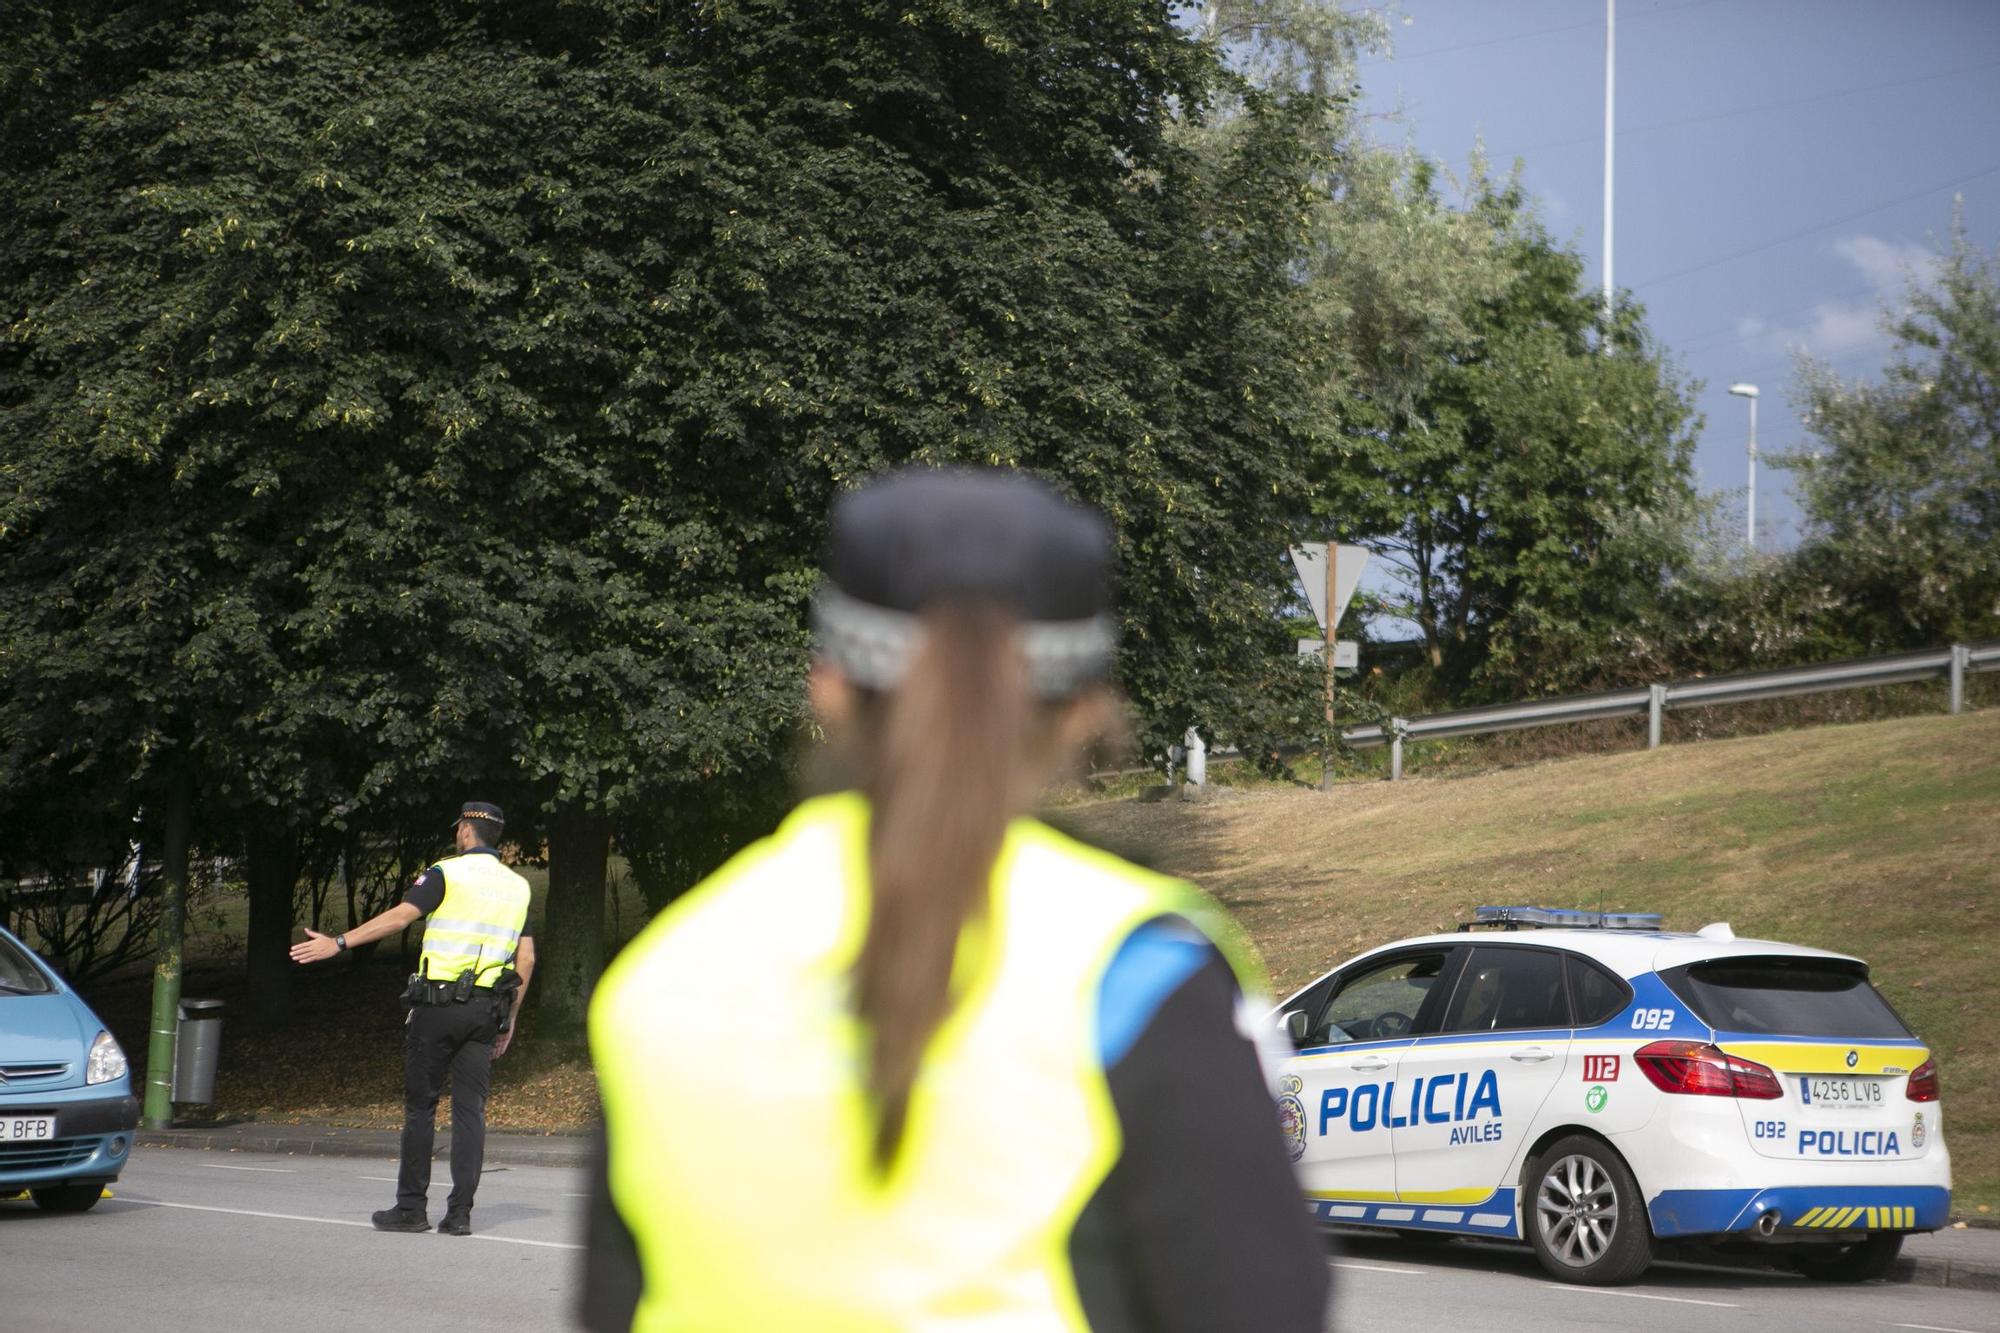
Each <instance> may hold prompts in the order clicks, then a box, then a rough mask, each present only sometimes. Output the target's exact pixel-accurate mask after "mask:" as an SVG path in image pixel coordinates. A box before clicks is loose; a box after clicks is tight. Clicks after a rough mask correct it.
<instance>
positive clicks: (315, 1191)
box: [0, 1148, 2000, 1333]
mask: <svg viewBox="0 0 2000 1333" xmlns="http://www.w3.org/2000/svg"><path fill="white" fill-rule="evenodd" d="M394 1174H395V1167H394V1165H393V1164H392V1163H389V1162H383V1161H376V1160H373V1159H369V1158H342V1157H286V1156H274V1155H267V1154H261V1153H220V1152H195V1151H188V1150H185V1149H174V1148H142V1149H140V1150H139V1151H138V1153H137V1155H136V1156H135V1157H134V1159H133V1162H132V1165H131V1167H130V1168H129V1169H128V1170H127V1171H126V1174H125V1178H124V1179H123V1180H121V1181H120V1182H119V1183H118V1185H117V1186H115V1187H114V1191H113V1192H114V1194H115V1196H116V1197H114V1198H111V1199H106V1200H104V1201H103V1202H101V1203H99V1204H98V1205H97V1207H96V1208H95V1209H94V1210H93V1211H91V1212H89V1213H85V1214H83V1215H81V1216H78V1217H54V1216H44V1215H42V1214H40V1213H39V1212H37V1211H36V1209H35V1208H34V1206H33V1205H32V1204H29V1203H25V1202H22V1203H0V1327H4V1328H5V1329H6V1330H7V1333H68V1331H69V1330H78V1331H79V1333H81V1331H83V1330H90V1333H96V1330H99V1329H103V1328H116V1327H133V1328H146V1329H152V1330H161V1331H162V1333H173V1331H175V1330H203V1331H204V1333H206V1331H207V1330H214V1329H280V1330H284V1333H319V1331H320V1330H328V1331H329V1333H331V1331H332V1330H339V1331H340V1333H352V1331H353V1330H355V1329H383V1330H390V1331H391V1333H395V1331H396V1330H401V1329H405V1328H409V1329H422V1330H424V1333H442V1331H444V1330H451V1329H460V1328H463V1329H467V1330H477V1331H478V1333H491V1331H492V1330H493V1329H495V1328H504V1329H506V1330H508V1333H521V1331H523V1330H531V1329H563V1328H567V1327H568V1326H569V1325H568V1316H569V1308H570V1292H571V1290H572V1284H573V1283H574V1281H575V1274H576V1259H577V1233H578V1230H579V1226H580V1217H581V1214H582V1208H583V1200H582V1197H581V1194H580V1190H581V1188H582V1182H581V1178H580V1173H579V1172H577V1171H575V1170H572V1169H564V1168H556V1167H505V1168H495V1169H493V1170H490V1171H489V1172H488V1173H487V1176H486V1179H485V1180H484V1182H483V1183H482V1184H481V1186H480V1199H479V1206H478V1207H477V1208H476V1209H475V1210H474V1212H473V1224H474V1227H475V1228H476V1230H475V1234H473V1235H472V1236H469V1237H464V1238H458V1237H450V1236H439V1235H437V1234H436V1233H435V1232H431V1233H427V1234H424V1235H417V1236H400V1235H383V1234H380V1233H378V1232H375V1231H373V1230H372V1229H370V1228H369V1225H368V1214H369V1213H371V1212H373V1211H374V1210H375V1209H377V1208H381V1207H385V1206H387V1205H388V1203H389V1202H390V1200H391V1196H392V1195H393V1192H394V1184H393V1176H394ZM445 1174H446V1173H445V1171H444V1164H443V1163H439V1164H438V1175H437V1180H436V1183H435V1184H434V1186H433V1195H434V1198H433V1207H432V1217H433V1220H435V1219H436V1218H437V1217H438V1216H440V1215H441V1214H442V1212H443V1208H442V1200H443V1189H444V1180H445ZM1330 1262H1331V1263H1332V1264H1333V1265H1334V1268H1335V1272H1334V1278H1335V1286H1336V1290H1337V1293H1338V1295H1337V1298H1336V1299H1337V1304H1336V1307H1335V1311H1334V1320H1333V1322H1332V1324H1331V1325H1330V1326H1331V1327H1335V1328H1341V1329H1377V1328H1394V1329H1403V1328H1418V1329H1422V1328H1478V1329H1480V1330H1482V1331H1487V1330H1490V1331H1491V1333H1506V1331H1507V1330H1514V1329H1523V1330H1530V1329H1531V1330H1535V1333H1547V1331H1548V1330H1550V1329H1554V1328H1576V1329H1686V1328H1692V1327H1699V1328H1700V1329H1701V1330H1702V1331H1703V1333H1726V1331H1728V1330H1736V1329H1744V1330H1751V1329H1754V1330H1757V1333H1770V1330H1773V1329H1792V1328H1809V1329H1828V1328H1838V1329H1840V1330H1841V1333H1859V1331H1860V1330H1870V1331H1871V1333H1872V1331H1873V1330H1881V1329H1902V1330H1911V1331H1913V1333H1932V1331H1938V1333H2000V1295H1996V1294H1994V1293H1991V1292H1979V1291H1963V1290H1956V1289H1949V1288H1933V1287H1916V1286H1903V1285H1891V1284H1881V1283H1870V1284H1866V1285H1863V1286H1859V1287H1829V1286H1823V1285H1820V1284H1818V1283H1809V1282H1806V1281H1805V1280H1804V1279H1801V1278H1794V1277H1789V1276H1785V1275H1782V1274H1778V1273H1763V1272H1726V1271H1719V1270H1716V1269H1710V1268H1697V1267H1689V1266H1679V1265H1661V1266H1659V1267H1656V1268H1655V1269H1654V1270H1653V1271H1652V1272H1651V1273H1650V1274H1648V1276H1647V1280H1646V1281H1645V1282H1643V1283H1640V1284H1637V1285H1634V1286H1630V1287H1620V1288H1616V1289H1612V1290H1596V1289H1584V1288H1576V1287H1565V1286H1562V1285H1560V1284H1557V1283H1553V1282H1549V1281H1547V1280H1545V1279H1544V1278H1543V1277H1542V1276H1541V1270H1540V1269H1539V1268H1538V1267H1537V1266H1536V1264H1535V1261H1534V1258H1533V1256H1532V1255H1530V1254H1529V1253H1528V1252H1527V1251H1526V1250H1525V1249H1520V1248H1514V1247H1504V1246H1496V1245H1482V1244H1472V1243H1464V1242H1431V1241H1421V1240H1420V1241H1404V1240H1400V1239H1376V1238H1371V1237H1355V1236H1343V1237H1341V1238H1339V1239H1337V1240H1336V1241H1334V1242H1333V1254H1332V1257H1331V1259H1330ZM452 1310H462V1311H464V1315H463V1317H462V1318H453V1317H451V1316H449V1315H441V1314H440V1313H439V1312H443V1311H452Z"/></svg>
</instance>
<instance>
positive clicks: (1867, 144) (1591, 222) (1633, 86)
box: [1361, 0, 2000, 584]
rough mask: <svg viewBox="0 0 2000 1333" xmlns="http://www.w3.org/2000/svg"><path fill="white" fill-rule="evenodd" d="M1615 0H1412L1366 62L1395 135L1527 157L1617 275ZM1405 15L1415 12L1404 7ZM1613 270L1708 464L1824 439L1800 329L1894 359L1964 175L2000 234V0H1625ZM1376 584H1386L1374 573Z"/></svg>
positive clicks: (1767, 490)
mask: <svg viewBox="0 0 2000 1333" xmlns="http://www.w3.org/2000/svg"><path fill="white" fill-rule="evenodd" d="M1604 10H1605V4H1604V0H1402V3H1400V4H1399V5H1398V6H1397V7H1396V11H1395V12H1396V14H1397V15H1398V16H1399V21H1398V22H1397V23H1396V26H1395V37H1396V53H1395V55H1394V56H1393V57H1390V58H1380V57H1376V58H1370V59H1367V60H1365V61H1364V62H1363V64H1362V66H1361V81H1362V89H1363V93H1364V95H1365V109H1366V111H1367V112H1368V114H1369V115H1370V117H1371V120H1370V124H1371V126H1372V129H1373V133H1374V134H1375V136H1376V137H1377V138H1378V139H1380V140H1381V141H1383V142H1385V143H1387V144H1391V145H1400V144H1403V143H1405V142H1408V143H1410V144H1413V145H1414V146H1415V148H1416V149H1417V150H1418V151H1420V152H1422V153H1424V154H1426V155H1427V156H1431V157H1434V158H1438V159H1441V160H1442V161H1444V162H1445V163H1446V164H1447V165H1448V166H1451V167H1453V168H1454V169H1456V170H1458V171H1459V172H1461V173H1462V172H1463V170H1464V167H1465V164H1466V162H1467V159H1468V157H1469V154H1470V152H1471V150H1472V147H1473V145H1474V143H1475V141H1483V142H1484V144H1485V145H1486V148H1487V151H1488V153H1489V156H1490V157H1491V159H1492V161H1493V163H1494V165H1495V167H1496V168H1498V169H1500V170H1503V171H1504V170H1505V169H1506V168H1507V166H1508V165H1509V164H1510V163H1511V162H1512V161H1513V159H1514V158H1515V157H1516V156H1517V155H1518V156H1519V157H1521V159H1522V160H1523V165H1524V180H1525V182H1526V185H1527V187H1528V189H1529V191H1530V192H1531V193H1532V194H1533V195H1534V196H1535V197H1536V198H1537V199H1538V200H1539V203H1540V207H1541V211H1542V216H1543V219H1544V221H1545V222H1546V223H1547V224H1548V226H1549V228H1550V229H1551V230H1552V231H1553V232H1554V233H1555V234H1556V235H1557V236H1558V237H1559V238H1562V239H1564V240H1566V241H1568V242H1569V243H1570V244H1572V245H1574V246H1575V247H1576V248H1577V249H1578V250H1579V251H1580V252H1581V253H1583V254H1584V255H1585V256H1587V257H1588V259H1589V264H1590V268H1589V273H1590V276H1591V280H1592V281H1596V280H1597V279H1598V277H1599V274H1600V272H1601V269H1600V262H1601V258H1600V257H1601V254H1602V245H1603V237H1602V223H1601V218H1602V210H1603V194H1602V191H1603V128H1604ZM1403 18H1406V19H1407V20H1408V22H1407V23H1405V22H1401V21H1400V19H1403ZM1617 30H1618V61H1617V94H1618V97H1617V124H1618V136H1617V164H1616V176H1615V180H1616V209H1617V212H1616V224H1615V231H1614V260H1615V271H1614V275H1613V276H1614V279H1615V281H1616V282H1617V284H1618V285H1619V286H1620V287H1623V288H1627V289H1629V290H1630V291H1631V293H1632V295H1633V296H1634V297H1635V298H1636V299H1637V300H1639V301H1640V302H1642V303H1643V304H1644V305H1645V307H1646V309H1647V313H1648V320H1649V323H1650V324H1651V327H1652V329H1653V332H1654V333H1655V335H1656V336H1657V337H1658V338H1659V339H1660V340H1661V341H1662V342H1663V343H1664V344H1665V346H1666V347H1667V348H1668V349H1669V350H1670V351H1671V352H1672V353H1673V354H1675V355H1676V356H1678V358H1679V359H1680V360H1681V362H1682V363H1683V365H1684V367H1685V369H1686V370H1687V372H1688V373H1689V374H1690V375H1692V376H1693V377H1695V378H1696V379H1699V380H1701V381H1704V382H1705V383H1704V387H1703V388H1702V390H1701V394H1700V400H1699V401H1700V407H1701V409H1702V411H1703V412H1704V413H1705V415H1706V417H1707V425H1706V428H1705V430H1704V432H1703V435H1702V439H1701V443H1700V447H1699V449H1698V451H1697V454H1696V465H1697V468H1698V469H1699V474H1700V480H1701V484H1702V487H1703V489H1704V490H1708V491H1731V492H1737V493H1738V494H1737V495H1736V496H1735V497H1734V500H1733V503H1734V505H1735V506H1736V508H1735V511H1734V512H1735V513H1736V514H1737V515H1738V521H1739V523H1740V515H1741V512H1742V509H1741V505H1742V500H1741V495H1740V492H1741V489H1742V487H1743V484H1744V470H1745V468H1744V435H1745V431H1746V408H1745V404H1744V402H1743V400H1742V399H1739V398H1731V397H1729V396H1728V394H1727V388H1728V386H1729V384H1730V383H1731V382H1733V381H1738V380H1749V381H1752V382H1754V383H1756V384H1757V385H1758V386H1759V387H1760V388H1761V389H1762V392H1763V397H1762V399H1761V400H1760V404H1759V415H1758V423H1757V435H1758V440H1757V442H1758V449H1759V452H1760V453H1767V454H1768V453H1776V452H1779V451H1782V450H1784V449H1788V448H1793V447H1796V446H1798V445H1800V444H1802V443H1803V442H1804V440H1805V436H1804V433H1803V431H1802V429H1801V428H1800V426H1799V422H1798V413H1797V411H1796V409H1795V407H1794V405H1793V403H1792V400H1791V384H1792V349H1794V348H1803V349H1805V350H1806V351H1807V352H1809V353H1810V354H1812V355H1813V356H1815V357H1817V358H1819V359H1821V360H1823V361H1828V362H1830V363H1832V365H1833V366H1834V367H1835V368H1836V369H1837V370H1839V371H1840V372H1842V373H1843V374H1845V375H1848V376H1850V377H1852V376H1856V375H1865V374H1869V373H1872V372H1873V371H1875V370H1877V369H1879V368H1880V366H1881V365H1882V362H1883V359H1884V355H1885V352H1886V350H1887V348H1888V339H1887V338H1886V337H1884V336H1883V335H1882V334H1881V333H1880V331H1879V327H1878V325H1879V311H1880V310H1881V308H1882V304H1883V302H1884V301H1885V300H1889V301H1892V302H1893V301H1894V300H1895V299H1896V298H1897V297H1898V296H1899V294H1900V292H1901V290H1902V281H1901V278H1900V276H1899V275H1900V272H1901V271H1902V269H1903V268H1904V267H1905V266H1906V265H1908V264H1911V263H1917V264H1921V263H1923V262H1924V259H1925V256H1926V255H1927V254H1928V253H1929V249H1928V247H1929V244H1930V242H1931V241H1932V240H1934V239H1942V238H1943V236H1944V235H1945V234H1946V232H1947V230H1948V228H1949V225H1950V218H1951V208H1952V200H1953V197H1954V195H1955V194H1956V195H1960V196H1962V197H1963V199H1964V220H1965V226H1966V230H1967V233H1968V235H1969V236H1970V237H1971V239H1972V240H1973V241H1974V243H1976V244H1978V245H1980V246H1982V247H1984V248H1986V249H1987V250H1988V251H1991V250H1993V249H1994V248H1995V246H1996V245H2000V0H1618V25H1617ZM1789 483H1790V479H1789V477H1788V476H1787V475H1786V474H1785V473H1783V472H1780V471H1777V470H1776V469H1773V468H1771V467H1769V466H1768V465H1766V466H1763V467H1760V468H1759V470H1758V479H1757V492H1758V538H1759V542H1758V544H1759V546H1760V547H1762V548H1764V549H1773V548H1782V547H1784V546H1789V545H1791V544H1792V543H1793V542H1795V541H1796V538H1797V517H1798V510H1797V507H1796V505H1795V504H1794V503H1793V502H1792V500H1791V497H1790V493H1789ZM1370 582H1371V584H1372V583H1373V582H1374V579H1372V578H1371V580H1370Z"/></svg>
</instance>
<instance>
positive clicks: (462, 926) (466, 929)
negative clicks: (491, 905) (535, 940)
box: [430, 917, 521, 940]
mask: <svg viewBox="0 0 2000 1333" xmlns="http://www.w3.org/2000/svg"><path fill="white" fill-rule="evenodd" d="M430 929H432V930H442V931H447V932H449V933H451V934H454V935H476V936H487V937H491V938H493V939H503V940H518V939H520V938H521V932H520V931H519V930H518V929H516V928H515V927H513V926H507V925H502V924H500V923H499V922H495V921H442V920H439V919H438V918H437V917H432V918H431V923H430Z"/></svg>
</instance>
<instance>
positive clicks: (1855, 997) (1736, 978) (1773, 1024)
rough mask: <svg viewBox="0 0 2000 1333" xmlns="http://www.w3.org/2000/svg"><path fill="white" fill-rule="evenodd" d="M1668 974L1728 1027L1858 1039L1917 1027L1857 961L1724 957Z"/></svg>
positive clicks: (1706, 1014) (1685, 995) (1715, 1022)
mask: <svg viewBox="0 0 2000 1333" xmlns="http://www.w3.org/2000/svg"><path fill="white" fill-rule="evenodd" d="M1660 975H1661V977H1662V978H1663V979H1664V980H1665V981H1666V983H1667V985H1668V986H1670V987H1672V988H1673V991H1674V994H1676V995H1678V996H1680V997H1681V999H1683V1000H1685V1001H1687V1005H1688V1008H1690V1009H1692V1010H1694V1011H1695V1013H1696V1014H1697V1015H1699V1016H1700V1018H1701V1020H1702V1022H1704V1023H1707V1024H1708V1025H1709V1026H1710V1027H1713V1028H1718V1029H1720V1030H1722V1031H1724V1032H1755V1033H1767V1034H1771V1035H1774V1036H1790V1037H1843V1038H1847V1039H1850V1040H1852V1039H1857V1038H1863V1037H1907V1036H1909V1035H1910V1030H1909V1029H1908V1028H1907V1027H1905V1026H1904V1025H1903V1020H1902V1019H1900V1018H1898V1017H1896V1011H1895V1010H1894V1009H1891V1008H1890V1007H1889V1002H1888V1001H1887V1000H1885V999H1883V998H1882V997H1881V995H1880V994H1878V993H1877V992H1876V990H1875V988H1874V987H1873V986H1871V985H1869V984H1868V969H1867V968H1865V967H1862V966H1861V965H1860V964H1857V963H1844V962H1841V961H1839V960H1837V959H1831V958H1790V957H1773V958H1720V959H1716V960H1714V961H1711V962H1706V963H1690V964H1688V965H1687V966H1685V967H1676V968H1670V969H1668V970H1667V971H1665V972H1662V973H1661V974H1660Z"/></svg>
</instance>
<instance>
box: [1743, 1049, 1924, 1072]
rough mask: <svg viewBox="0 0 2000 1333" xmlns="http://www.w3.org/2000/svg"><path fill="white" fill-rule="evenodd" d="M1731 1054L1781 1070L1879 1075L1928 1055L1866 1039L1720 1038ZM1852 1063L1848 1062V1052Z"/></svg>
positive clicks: (1917, 1062) (1914, 1064)
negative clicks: (1873, 1042)
mask: <svg viewBox="0 0 2000 1333" xmlns="http://www.w3.org/2000/svg"><path fill="white" fill-rule="evenodd" d="M1716 1045H1717V1046H1718V1047H1720V1048H1721V1049H1722V1050H1724V1051H1726V1052H1728V1053H1729V1054H1730V1055H1734V1056H1740V1057H1741V1058H1743V1059H1745V1060H1755V1061H1756V1062H1757V1063H1758V1064H1760V1065H1767V1066H1769V1067H1770V1068H1772V1069H1774V1070H1776V1071H1777V1072H1778V1073H1780V1074H1865V1075H1876V1076H1881V1075H1882V1074H1883V1072H1884V1071H1885V1070H1888V1069H1900V1070H1902V1071H1903V1072H1904V1073H1908V1072H1909V1071H1910V1070H1912V1069H1915V1068H1916V1067H1917V1066H1918V1065H1921V1064H1922V1063H1923V1062H1924V1061H1925V1060H1927V1059H1929V1058H1930V1054H1931V1053H1930V1051H1929V1050H1928V1049H1926V1048H1925V1047H1922V1046H1871V1045H1869V1044H1868V1043H1867V1042H1859V1041H1858V1042H1852V1043H1848V1042H1839V1043H1836V1042H1811V1041H1719V1042H1717V1043H1716ZM1850 1051H1851V1052H1853V1054H1854V1063H1853V1064H1851V1065H1850V1064H1848V1063H1847V1056H1848V1053H1849V1052H1850Z"/></svg>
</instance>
